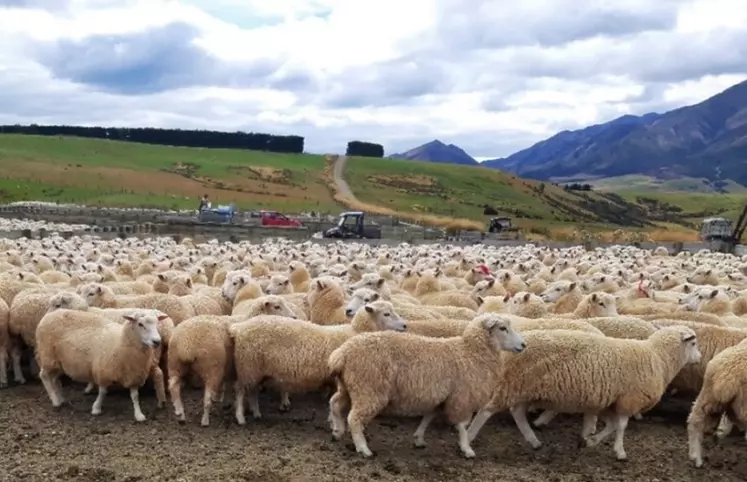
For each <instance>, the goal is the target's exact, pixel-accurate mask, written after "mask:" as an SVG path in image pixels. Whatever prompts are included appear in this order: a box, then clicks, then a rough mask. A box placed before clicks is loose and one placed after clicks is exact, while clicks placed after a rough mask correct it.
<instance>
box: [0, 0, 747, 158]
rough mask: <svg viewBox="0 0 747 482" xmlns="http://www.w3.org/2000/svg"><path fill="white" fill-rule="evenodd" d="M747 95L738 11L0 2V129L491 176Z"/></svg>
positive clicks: (680, 0) (675, 2)
mask: <svg viewBox="0 0 747 482" xmlns="http://www.w3.org/2000/svg"><path fill="white" fill-rule="evenodd" d="M744 78H747V3H746V2H745V0H660V1H658V2H651V1H650V0H608V1H605V2H593V3H592V4H591V5H590V4H589V3H588V2H582V1H580V0H523V1H522V2H505V1H503V0H459V1H457V0H407V1H402V0H355V1H350V0H55V1H51V0H0V105H2V106H3V109H2V110H0V123H16V122H18V123H33V122H36V123H67V124H72V123H75V124H87V125H93V124H99V125H101V124H105V125H129V126H137V125H145V124H147V125H152V126H163V127H167V126H168V127H184V128H193V127H199V128H215V129H227V130H236V129H241V130H254V131H265V132H278V133H294V134H296V133H297V134H300V135H304V136H305V137H306V146H307V149H308V150H311V151H318V152H324V151H341V150H342V149H344V148H345V144H346V142H347V141H349V140H353V139H361V140H370V141H373V142H380V143H382V144H384V145H385V147H386V149H387V152H389V153H392V152H396V151H400V150H403V149H406V148H409V147H413V146H415V145H417V144H419V143H422V142H426V141H428V140H431V139H433V138H439V139H442V140H444V141H448V142H453V143H456V144H458V145H460V146H461V147H463V148H464V149H465V150H467V151H468V152H470V153H471V154H473V155H475V156H476V157H479V158H490V157H499V156H503V155H507V154H510V153H511V152H514V151H516V150H519V149H521V148H524V147H527V146H528V145H530V144H532V143H533V142H536V141H538V140H541V139H543V138H545V137H547V136H549V135H552V134H554V133H555V132H557V131H558V130H562V129H573V128H577V127H581V126H584V125H587V124H591V123H597V122H603V121H606V120H610V119H612V118H614V117H617V116H619V115H622V114H626V113H633V114H642V113H645V112H649V111H652V110H655V111H663V110H667V109H671V108H674V107H678V106H681V105H685V104H690V103H695V102H698V101H701V100H703V99H705V98H707V97H708V96H710V95H713V94H715V93H717V92H719V91H721V90H723V89H725V88H726V87H728V86H730V85H732V84H734V83H736V82H739V81H741V80H743V79H744Z"/></svg>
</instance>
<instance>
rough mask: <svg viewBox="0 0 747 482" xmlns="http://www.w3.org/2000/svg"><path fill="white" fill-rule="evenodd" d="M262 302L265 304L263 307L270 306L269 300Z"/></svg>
mask: <svg viewBox="0 0 747 482" xmlns="http://www.w3.org/2000/svg"><path fill="white" fill-rule="evenodd" d="M264 304H265V308H269V307H270V305H271V304H272V303H271V302H269V301H265V303H264Z"/></svg>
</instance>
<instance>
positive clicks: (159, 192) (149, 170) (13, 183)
mask: <svg viewBox="0 0 747 482" xmlns="http://www.w3.org/2000/svg"><path fill="white" fill-rule="evenodd" d="M325 167H326V168H325ZM344 177H345V180H346V181H347V183H348V184H349V186H350V188H351V190H352V191H353V194H354V195H355V196H356V198H357V199H358V200H359V201H360V202H362V203H365V204H366V205H368V206H369V207H380V208H382V209H387V210H393V211H396V212H398V213H409V214H410V215H413V214H418V215H421V214H422V215H438V216H445V217H452V218H464V219H470V220H474V221H477V222H479V223H480V224H486V223H487V220H488V219H489V218H490V217H492V216H490V215H485V214H483V213H484V210H485V208H486V207H489V208H492V209H495V210H496V211H497V212H498V214H499V215H506V216H510V217H512V218H513V219H514V220H515V223H516V224H517V225H519V226H520V227H523V228H524V229H525V230H526V231H527V232H534V233H537V234H540V235H546V236H549V235H551V232H552V231H553V230H562V229H566V230H569V229H570V230H571V231H575V230H577V228H579V227H583V228H585V229H587V230H589V231H604V230H614V229H616V228H619V227H627V228H630V229H647V230H652V229H662V226H666V227H667V229H669V230H673V231H675V232H676V233H682V232H684V231H687V230H688V229H689V228H691V227H692V226H691V225H690V223H692V222H693V221H697V217H698V216H700V215H701V214H702V212H703V211H704V205H707V206H710V207H712V208H713V210H714V211H724V212H726V211H728V212H732V211H733V210H735V209H737V207H738V206H739V205H740V202H741V200H740V199H739V198H738V197H736V196H737V195H706V194H701V195H700V196H705V197H706V198H707V199H709V201H707V202H706V201H703V200H699V201H696V202H689V198H687V197H686V196H683V195H682V194H671V193H669V194H666V195H667V196H669V197H666V196H665V195H664V194H661V193H653V194H651V193H647V192H637V191H633V192H625V193H623V194H624V195H623V196H620V195H618V194H616V193H613V192H605V191H602V190H600V191H599V192H596V191H569V190H566V189H563V187H562V186H558V185H553V184H551V183H543V182H540V181H531V180H525V179H521V178H519V177H517V176H514V175H511V174H507V173H503V172H501V171H497V170H495V169H487V168H482V167H473V166H456V165H449V164H434V163H424V162H416V161H401V160H395V159H378V158H376V159H374V158H351V159H350V160H349V161H348V164H347V168H346V169H345V172H344ZM205 193H207V194H208V195H210V197H211V198H212V199H213V201H214V202H215V203H228V202H235V203H236V204H237V205H238V206H239V207H241V208H269V209H278V210H282V211H287V212H299V211H320V212H329V213H337V212H339V211H340V210H341V209H343V208H344V206H342V205H341V204H340V203H339V202H338V201H336V200H335V199H334V190H333V188H332V181H331V179H330V169H329V160H325V156H318V155H291V154H273V153H267V152H258V151H248V150H235V149H202V148H184V147H169V146H159V145H149V144H137V143H132V142H122V141H110V140H100V139H86V138H75V137H57V136H32V135H15V134H2V135H0V202H10V201H18V200H40V201H56V202H65V203H81V204H90V205H104V206H133V207H134V206H142V207H163V208H191V207H196V206H197V200H198V198H199V197H200V196H201V195H202V194H205ZM642 196H643V197H644V198H646V199H648V201H647V200H646V199H644V200H643V201H641V200H640V199H638V198H640V197H642ZM659 196H665V197H663V198H662V201H663V202H662V203H656V202H655V203H653V204H652V203H651V202H650V199H651V198H658V197H659ZM708 196H711V197H708ZM727 196H728V197H727ZM704 199H705V198H704ZM676 235H680V234H676ZM691 235H692V234H690V236H691Z"/></svg>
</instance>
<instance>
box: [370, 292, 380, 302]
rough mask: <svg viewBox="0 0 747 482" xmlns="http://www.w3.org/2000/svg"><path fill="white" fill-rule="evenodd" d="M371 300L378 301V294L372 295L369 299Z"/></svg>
mask: <svg viewBox="0 0 747 482" xmlns="http://www.w3.org/2000/svg"><path fill="white" fill-rule="evenodd" d="M371 299H372V300H373V301H376V300H378V299H379V294H378V293H374V294H373V296H372V297H371Z"/></svg>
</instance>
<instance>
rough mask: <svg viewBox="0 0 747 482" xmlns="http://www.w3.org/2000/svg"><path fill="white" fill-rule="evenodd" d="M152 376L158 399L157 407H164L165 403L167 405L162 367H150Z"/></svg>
mask: <svg viewBox="0 0 747 482" xmlns="http://www.w3.org/2000/svg"><path fill="white" fill-rule="evenodd" d="M150 378H151V380H153V386H154V388H155V389H156V400H157V401H158V405H157V407H158V408H163V407H164V405H166V386H165V383H164V379H163V378H164V377H163V370H161V367H159V366H158V365H153V367H152V368H151V369H150Z"/></svg>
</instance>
